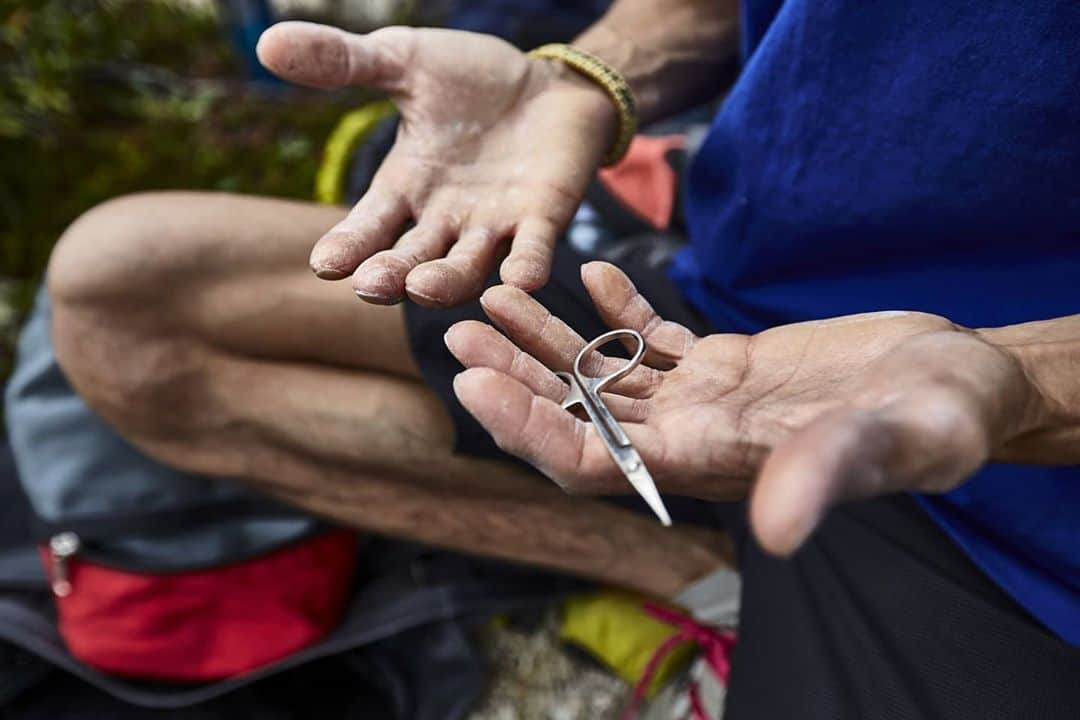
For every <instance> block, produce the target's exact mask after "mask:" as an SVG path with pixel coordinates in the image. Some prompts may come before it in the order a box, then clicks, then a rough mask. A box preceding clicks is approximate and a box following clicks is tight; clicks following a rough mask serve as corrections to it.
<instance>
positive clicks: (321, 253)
mask: <svg viewBox="0 0 1080 720" xmlns="http://www.w3.org/2000/svg"><path fill="white" fill-rule="evenodd" d="M409 217H410V211H409V207H408V205H407V204H406V203H405V201H404V199H403V198H401V197H399V196H398V195H396V194H393V193H389V192H387V191H385V190H383V189H382V188H381V187H379V186H378V185H374V184H373V185H372V187H371V188H370V189H369V190H368V192H367V193H365V194H364V196H363V197H362V198H360V201H359V202H357V203H356V205H355V206H353V209H352V210H350V211H349V214H348V216H346V217H345V219H344V220H342V221H341V222H339V223H338V224H337V225H335V226H334V227H332V228H330V230H329V231H327V233H326V234H325V235H323V236H322V237H321V238H319V241H318V242H316V243H315V247H314V248H312V250H311V257H310V259H309V261H308V262H309V264H310V265H311V269H312V270H313V271H314V272H315V274H316V275H318V276H319V277H321V278H323V279H325V280H340V279H341V278H344V277H348V276H349V275H351V274H352V273H353V271H354V270H356V268H357V266H359V265H360V263H362V262H364V261H365V260H367V259H368V258H369V257H371V256H372V255H374V254H375V253H376V252H378V251H379V250H383V249H385V248H388V247H390V246H391V245H393V244H394V242H395V241H396V240H397V239H398V237H399V235H400V233H401V229H402V227H404V225H405V222H406V221H407V220H408V219H409Z"/></svg>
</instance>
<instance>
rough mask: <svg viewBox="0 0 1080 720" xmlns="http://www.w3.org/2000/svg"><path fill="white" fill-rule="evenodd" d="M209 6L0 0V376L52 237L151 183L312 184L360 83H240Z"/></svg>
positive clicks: (266, 189) (284, 187) (296, 187)
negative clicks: (319, 88) (347, 87)
mask: <svg viewBox="0 0 1080 720" xmlns="http://www.w3.org/2000/svg"><path fill="white" fill-rule="evenodd" d="M241 75H242V73H241V66H240V63H239V61H238V59H237V58H236V57H235V56H234V53H233V49H232V48H231V46H230V45H229V42H228V39H227V35H226V32H225V30H224V29H223V27H222V26H221V23H220V22H219V20H218V18H217V17H216V15H215V14H214V12H213V10H212V6H209V9H205V8H204V9H201V10H199V9H193V8H192V7H190V6H188V5H184V4H176V3H172V2H166V1H165V0H128V1H123V0H111V1H110V0H15V1H12V0H0V293H2V294H3V295H2V296H0V381H2V380H3V379H4V378H6V377H7V374H8V372H9V370H10V362H11V354H12V343H13V340H14V333H15V328H16V327H17V326H18V325H19V324H20V322H21V319H22V318H23V317H24V315H25V312H26V310H27V308H28V307H29V303H30V301H31V299H32V297H33V293H34V290H35V288H36V286H37V284H38V282H39V281H40V279H41V276H42V272H43V269H44V267H45V264H46V262H47V260H48V256H49V252H50V250H51V248H52V245H53V243H54V242H55V241H56V239H57V238H58V237H59V235H60V234H61V233H62V232H63V230H64V228H65V227H66V226H67V225H68V224H70V223H71V221H72V220H74V219H75V218H76V217H77V216H78V215H79V214H80V213H82V212H84V211H85V210H87V209H89V208H90V207H92V206H94V205H96V204H98V203H100V202H102V201H104V200H106V199H108V198H110V197H114V196H117V195H121V194H124V193H130V192H135V191H139V190H147V189H166V188H187V189H217V190H228V191H236V192H246V193H259V194H267V195H279V196H286V197H295V198H309V197H311V192H312V185H313V182H314V176H315V171H316V168H317V166H318V163H319V156H320V148H321V145H322V142H323V140H324V138H325V137H326V135H327V134H328V133H329V131H330V129H331V128H332V127H333V125H334V123H335V122H336V120H337V119H338V117H340V115H341V114H342V113H343V112H344V111H345V110H347V109H349V108H351V107H353V106H355V105H356V104H357V102H358V101H359V99H360V98H359V97H358V96H356V95H351V96H350V95H349V94H345V95H341V94H336V95H326V94H316V93H310V92H302V91H296V90H289V89H287V88H285V87H284V86H281V85H270V86H266V85H264V86H258V85H256V84H254V83H250V82H247V81H246V80H245V79H244V78H243V77H242V76H241Z"/></svg>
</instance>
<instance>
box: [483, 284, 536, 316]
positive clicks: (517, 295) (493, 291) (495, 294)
mask: <svg viewBox="0 0 1080 720" xmlns="http://www.w3.org/2000/svg"><path fill="white" fill-rule="evenodd" d="M522 297H528V293H526V292H525V291H524V290H522V289H521V288H519V287H514V286H513V285H492V286H491V287H489V288H488V289H487V290H485V291H484V293H483V294H482V295H481V296H480V305H481V306H482V307H483V308H484V310H491V311H494V312H498V311H499V310H502V309H503V308H505V307H507V306H508V305H510V304H513V303H515V302H518V301H520V300H521V298H522Z"/></svg>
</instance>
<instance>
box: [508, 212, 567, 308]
mask: <svg viewBox="0 0 1080 720" xmlns="http://www.w3.org/2000/svg"><path fill="white" fill-rule="evenodd" d="M558 237H559V228H558V227H557V226H556V225H555V224H554V223H552V222H551V221H549V220H546V219H544V218H541V217H529V218H526V219H524V220H523V221H522V222H521V223H520V224H519V225H518V228H517V232H516V233H515V234H514V241H513V243H511V245H510V254H509V255H508V256H507V258H506V260H505V261H503V264H502V267H501V268H499V276H500V277H501V278H502V281H503V282H504V283H506V284H507V285H513V286H514V287H517V288H521V289H522V290H525V291H533V290H539V289H540V288H542V287H544V285H546V284H547V281H548V278H549V277H550V275H551V262H552V258H553V256H554V254H555V242H556V241H557V240H558Z"/></svg>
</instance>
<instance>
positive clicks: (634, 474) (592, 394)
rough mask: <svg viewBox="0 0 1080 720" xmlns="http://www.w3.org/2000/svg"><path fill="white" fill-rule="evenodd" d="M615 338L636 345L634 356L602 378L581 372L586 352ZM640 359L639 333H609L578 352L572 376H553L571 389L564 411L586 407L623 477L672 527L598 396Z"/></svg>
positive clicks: (645, 471) (641, 340)
mask: <svg viewBox="0 0 1080 720" xmlns="http://www.w3.org/2000/svg"><path fill="white" fill-rule="evenodd" d="M616 338H629V339H631V340H633V341H634V342H635V343H637V350H636V351H635V352H634V354H633V356H632V357H631V358H630V359H629V360H628V361H627V362H626V364H625V365H623V366H622V367H620V368H619V369H617V370H616V371H615V372H613V373H610V374H608V375H604V376H602V377H590V376H588V375H586V374H585V373H584V372H583V371H582V369H581V364H582V362H583V361H584V360H585V358H586V357H588V355H589V353H591V352H592V351H593V350H596V349H597V348H600V347H602V346H604V345H607V344H608V343H609V342H611V341H612V340H615V339H616ZM643 357H645V338H643V337H642V336H641V333H639V332H637V331H636V330H629V329H622V330H611V331H609V332H606V333H604V334H603V335H600V336H599V337H597V338H596V339H594V340H593V341H592V342H590V343H589V344H588V345H586V346H585V347H583V348H581V352H579V353H578V355H577V358H575V359H574V367H573V370H574V372H573V373H568V372H557V373H555V374H556V375H557V376H558V377H560V378H562V380H563V381H564V382H566V383H567V384H568V385H569V386H570V392H569V394H567V396H566V399H565V400H563V403H562V406H563V409H564V410H570V409H572V408H574V407H575V406H577V405H581V406H582V407H584V408H585V412H586V413H587V414H588V416H589V419H590V420H592V423H593V425H595V426H596V431H597V432H598V433H600V438H601V439H602V440H603V441H604V444H605V445H606V446H607V449H608V452H609V453H611V457H612V459H614V460H615V463H616V464H617V465H618V466H619V469H620V470H622V473H623V475H625V476H626V479H627V480H628V481H629V483H630V484H631V485H632V486H633V487H634V489H635V490H637V493H638V495H640V496H641V498H642V499H643V500H644V501H645V502H646V503H647V504H648V506H649V507H650V508H652V511H653V512H654V513H656V516H657V517H658V518H660V522H661V523H663V524H664V525H671V516H670V515H668V511H667V508H666V507H664V501H663V499H662V498H661V497H660V492H659V491H658V490H657V489H656V483H655V482H653V479H652V475H650V474H649V470H648V469H647V468H646V467H645V463H644V462H643V461H642V460H641V456H640V455H638V452H637V450H635V449H634V446H633V445H632V444H631V442H630V438H629V437H627V436H626V433H625V432H623V429H622V427H620V425H619V423H618V422H616V421H615V418H614V417H613V416H612V415H611V411H610V410H608V408H607V405H605V404H604V400H603V398H601V397H600V392H601V391H602V390H603V389H604V388H606V387H607V386H609V385H611V384H612V383H613V382H615V381H616V380H619V379H620V378H623V377H626V376H627V375H629V374H630V373H631V372H632V371H633V369H634V368H636V367H637V366H638V365H640V364H641V359H642V358H643Z"/></svg>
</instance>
